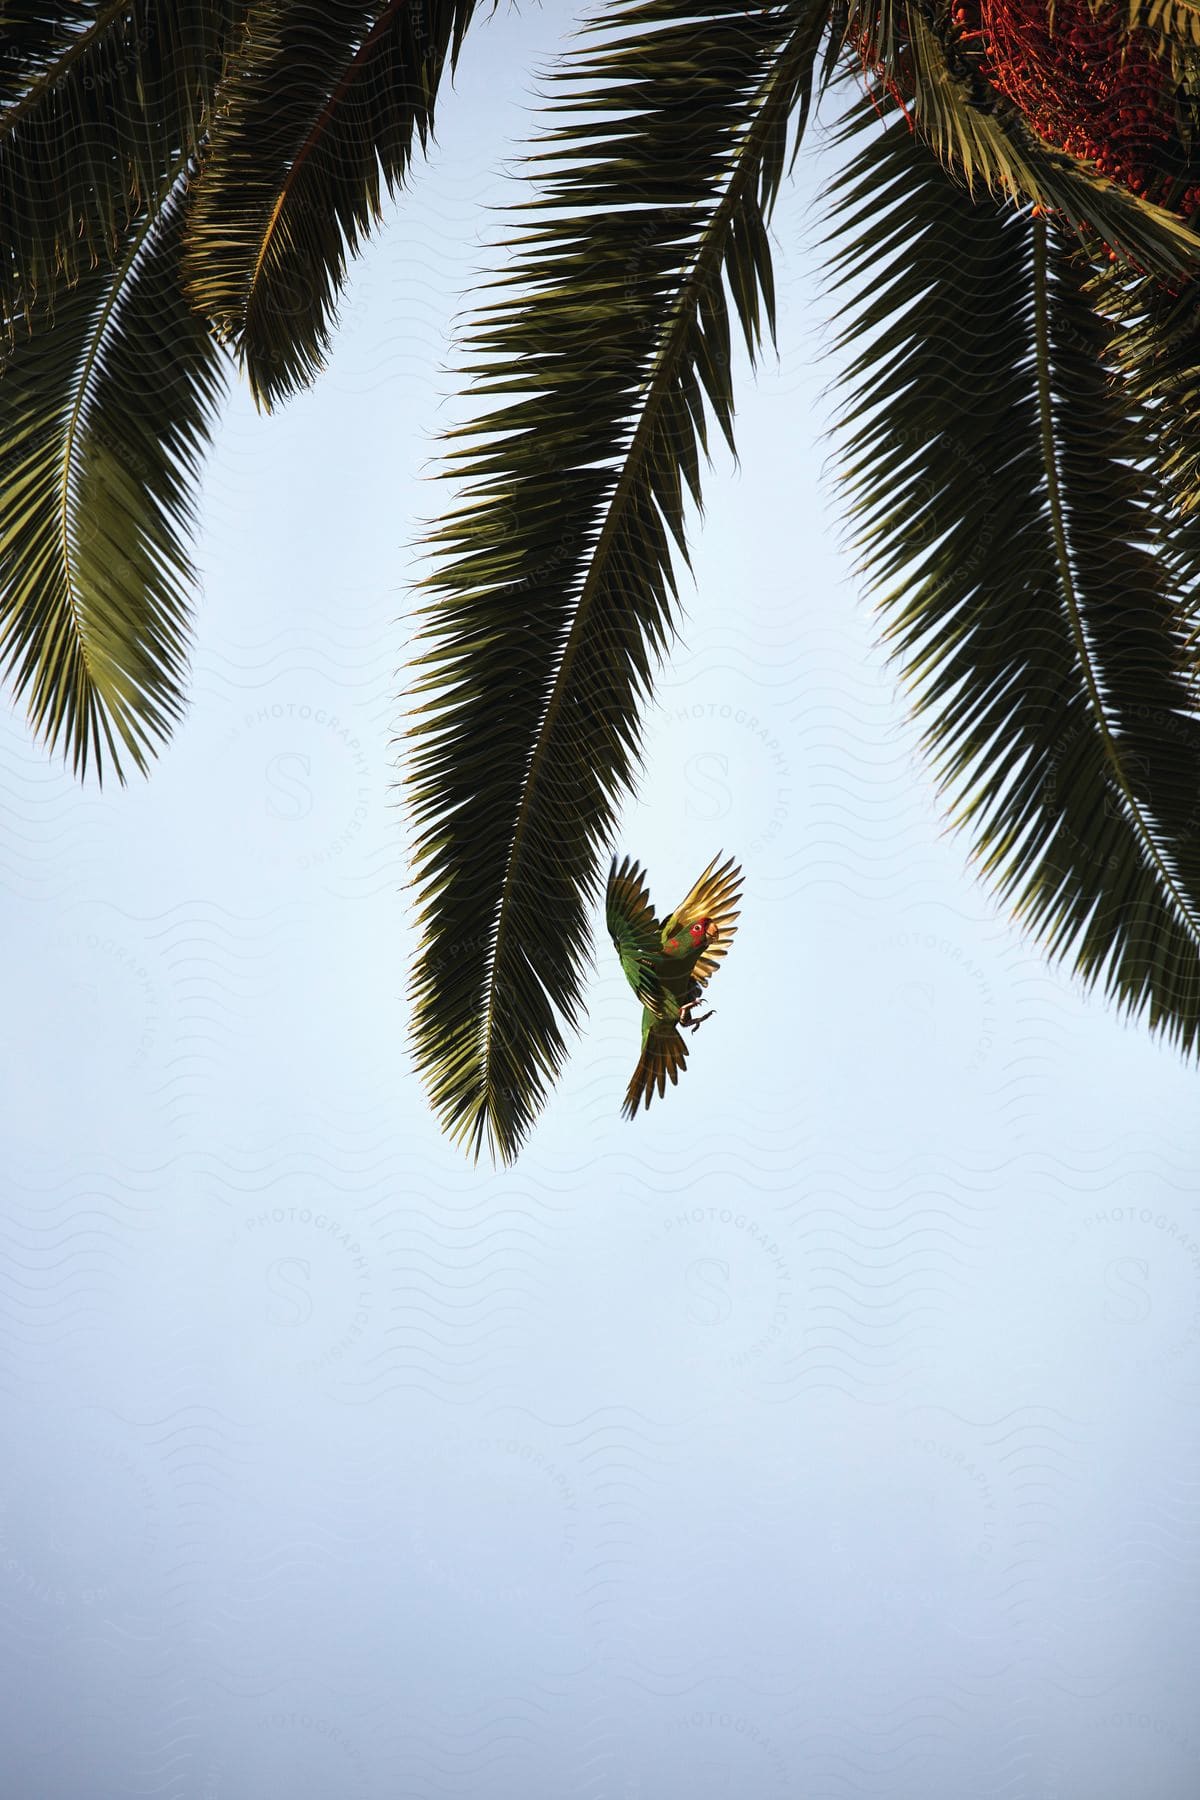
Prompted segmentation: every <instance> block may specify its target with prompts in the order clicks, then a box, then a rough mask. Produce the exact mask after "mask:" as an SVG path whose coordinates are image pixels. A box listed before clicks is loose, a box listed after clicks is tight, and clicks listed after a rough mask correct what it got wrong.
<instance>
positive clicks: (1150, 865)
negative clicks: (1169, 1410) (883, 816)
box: [829, 106, 1200, 1050]
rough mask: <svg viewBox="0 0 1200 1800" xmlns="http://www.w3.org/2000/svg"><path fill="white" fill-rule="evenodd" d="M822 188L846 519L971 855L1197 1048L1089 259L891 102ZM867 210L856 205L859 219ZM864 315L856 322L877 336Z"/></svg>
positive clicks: (1183, 789) (1147, 520)
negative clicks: (846, 359) (1001, 197)
mask: <svg viewBox="0 0 1200 1800" xmlns="http://www.w3.org/2000/svg"><path fill="white" fill-rule="evenodd" d="M872 128H875V129H874V131H873V135H872V141H870V142H869V143H868V144H867V145H866V146H865V148H864V149H862V150H860V151H859V153H858V154H857V155H856V156H855V157H854V159H853V160H852V161H851V163H850V164H849V165H848V167H847V168H846V169H845V170H844V171H843V172H842V173H841V174H840V175H839V176H838V177H837V179H836V180H835V182H834V183H833V184H832V187H831V190H830V196H829V197H830V199H831V202H832V205H833V208H834V216H835V217H836V219H837V220H838V224H837V226H836V227H835V230H834V232H833V233H832V235H831V238H830V240H829V241H830V242H831V243H834V244H836V245H838V246H839V247H838V251H837V255H836V258H835V267H836V268H837V272H838V285H842V284H844V283H845V282H847V281H850V280H854V279H857V278H860V277H861V276H862V274H863V273H864V272H869V277H870V279H869V284H868V285H867V287H866V288H865V289H864V291H863V293H862V296H861V297H860V298H858V299H855V300H852V301H849V302H847V303H846V304H845V305H844V307H843V314H844V315H845V316H846V318H847V319H848V323H847V324H846V326H845V328H844V330H843V331H842V333H841V336H840V338H839V344H840V345H842V346H851V345H853V346H855V347H856V349H857V354H856V355H855V356H854V357H853V359H852V361H851V362H850V364H849V366H848V368H847V370H846V372H845V374H844V376H843V377H842V381H843V384H844V386H845V387H846V389H847V392H848V406H847V411H846V413H845V415H844V430H845V434H846V444H845V448H846V452H847V454H848V457H849V463H848V466H847V468H846V471H845V477H844V478H845V480H846V481H847V483H848V485H849V489H850V493H851V495H852V497H853V502H852V509H851V517H852V518H853V519H854V521H855V527H856V533H857V538H858V543H859V545H860V547H861V548H862V550H863V551H864V553H865V557H864V565H863V566H864V568H865V570H866V572H867V573H868V575H869V577H870V578H871V581H872V583H873V584H878V585H884V584H889V583H890V584H894V585H892V586H891V587H890V589H889V591H888V592H887V593H886V594H885V595H884V599H883V604H884V606H885V609H886V610H887V612H888V613H889V614H890V616H891V623H890V626H889V631H888V635H889V637H890V638H892V639H893V640H895V641H896V642H897V644H898V647H899V654H901V655H902V657H903V659H904V665H905V672H906V675H907V678H908V680H909V683H910V684H911V686H912V688H913V689H914V692H915V696H916V705H917V708H918V711H919V713H921V714H924V715H926V716H928V717H929V718H930V720H931V723H930V724H929V727H928V730H927V733H926V743H927V746H928V747H929V748H930V749H931V750H932V752H933V753H934V757H935V763H936V766H937V768H938V771H939V773H940V775H941V777H942V779H943V781H944V782H945V784H946V785H947V786H948V787H949V788H950V789H951V790H952V791H953V792H954V793H955V794H956V796H957V799H958V805H957V808H956V813H955V819H956V822H957V823H959V824H965V825H969V826H970V827H971V828H972V830H973V834H974V839H975V850H976V855H977V857H978V858H979V860H980V861H981V863H982V866H983V869H984V870H985V871H986V872H987V873H989V874H990V875H991V876H992V877H993V878H994V879H995V880H996V882H997V885H998V888H999V891H1000V893H1001V894H1002V895H1003V896H1004V897H1006V898H1008V899H1011V900H1013V901H1014V903H1015V908H1016V912H1017V914H1018V916H1019V917H1021V918H1023V919H1024V920H1025V921H1027V922H1028V923H1029V925H1030V926H1031V927H1032V928H1033V929H1034V930H1035V931H1036V932H1037V933H1038V935H1039V936H1040V937H1041V939H1042V941H1043V942H1044V943H1045V944H1046V946H1047V947H1048V948H1049V950H1050V952H1051V953H1052V954H1055V955H1067V954H1073V957H1074V963H1075V967H1076V969H1077V970H1078V971H1079V972H1080V973H1081V974H1082V975H1083V976H1084V977H1085V979H1086V980H1088V981H1095V982H1100V983H1101V984H1102V985H1103V987H1104V989H1105V991H1106V992H1107V993H1109V994H1110V995H1112V996H1114V997H1115V998H1116V1000H1117V1001H1118V1003H1119V1004H1120V1005H1122V1006H1123V1007H1125V1008H1127V1009H1129V1010H1130V1011H1131V1012H1132V1013H1134V1014H1140V1013H1142V1012H1143V1011H1148V1014H1149V1020H1150V1023H1151V1025H1152V1026H1155V1027H1158V1028H1160V1029H1162V1030H1163V1031H1164V1032H1165V1033H1166V1034H1167V1035H1168V1036H1169V1037H1171V1038H1172V1039H1173V1040H1176V1041H1178V1042H1179V1043H1181V1044H1182V1045H1183V1046H1184V1047H1185V1048H1186V1049H1188V1050H1192V1049H1194V1048H1195V1047H1196V1045H1197V1039H1198V1037H1200V725H1198V724H1197V721H1196V717H1195V714H1196V708H1197V699H1198V694H1197V686H1196V682H1195V679H1194V677H1193V675H1192V673H1191V671H1190V669H1189V665H1188V661H1187V657H1186V653H1185V647H1184V634H1185V629H1186V624H1187V621H1186V617H1185V615H1184V611H1183V608H1182V606H1181V605H1180V603H1179V596H1178V595H1177V594H1176V593H1175V592H1174V591H1173V589H1172V586H1171V582H1170V576H1169V572H1168V570H1167V566H1166V564H1165V562H1164V560H1163V559H1162V558H1161V557H1160V556H1159V555H1157V554H1156V551H1157V550H1158V549H1159V548H1160V543H1159V542H1158V537H1157V534H1158V530H1159V515H1158V513H1157V511H1156V505H1155V502H1156V490H1155V487H1154V483H1153V480H1152V479H1151V478H1150V477H1149V476H1147V475H1146V474H1145V473H1144V466H1145V463H1146V457H1147V450H1148V444H1147V439H1146V436H1145V433H1144V429H1143V425H1144V421H1143V420H1142V417H1141V415H1140V413H1139V411H1138V410H1137V409H1130V408H1129V407H1128V406H1127V405H1126V404H1125V400H1124V397H1123V395H1122V394H1121V392H1120V390H1119V388H1118V387H1117V386H1116V384H1114V382H1113V380H1112V378H1111V372H1110V369H1109V368H1108V366H1107V360H1108V348H1109V343H1110V339H1111V329H1110V327H1109V326H1108V325H1106V323H1105V322H1104V320H1103V319H1102V318H1101V317H1100V315H1099V314H1098V312H1097V310H1096V308H1095V307H1094V305H1093V304H1092V302H1091V300H1090V298H1089V293H1088V288H1089V283H1090V280H1091V277H1090V274H1089V270H1088V267H1087V258H1086V257H1085V256H1084V255H1083V254H1082V253H1081V252H1080V250H1079V248H1078V247H1077V246H1075V245H1074V244H1073V243H1072V240H1071V237H1070V235H1069V234H1068V233H1066V232H1065V228H1061V229H1060V228H1056V229H1055V231H1054V233H1053V234H1052V235H1051V234H1049V233H1048V231H1047V227H1046V224H1045V223H1044V222H1043V221H1040V220H1035V221H1033V222H1032V223H1031V222H1030V221H1029V220H1027V219H1026V218H1024V217H1022V216H1020V215H1019V214H1016V213H1014V212H1013V211H1012V210H1011V208H1006V207H1004V206H1002V205H1000V204H998V203H997V202H996V201H994V200H992V199H991V198H990V196H983V197H981V198H979V199H972V197H971V196H970V195H969V194H968V193H967V192H966V191H965V190H964V189H963V188H961V187H960V186H957V185H955V184H952V183H949V182H947V180H946V177H945V175H944V173H943V171H942V168H941V166H940V164H939V163H938V161H937V160H936V158H935V157H934V155H933V154H932V152H931V151H930V150H929V149H928V148H927V147H926V146H925V145H924V144H923V143H922V142H921V141H920V139H919V138H917V137H915V136H914V135H912V134H911V133H910V132H909V130H908V128H907V126H906V124H905V121H904V120H903V119H902V118H899V117H893V119H892V121H891V123H889V125H888V126H887V128H886V129H885V130H882V131H880V130H879V129H878V125H877V121H876V119H875V117H874V114H873V111H872V109H871V108H870V107H869V106H865V107H861V108H858V109H857V110H856V112H855V114H854V115H853V116H852V117H851V119H850V120H849V122H848V124H847V127H846V130H845V133H844V137H852V136H854V135H855V134H856V133H859V132H862V131H864V130H871V129H872ZM868 214H869V221H868V223H867V224H866V225H865V227H864V224H863V220H864V217H867V215H868ZM869 331H875V333H876V335H874V336H873V338H872V339H871V341H870V342H869V343H868V342H865V341H864V337H865V334H866V333H867V332H869Z"/></svg>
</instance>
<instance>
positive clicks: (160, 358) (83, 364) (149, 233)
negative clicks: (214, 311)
mask: <svg viewBox="0 0 1200 1800" xmlns="http://www.w3.org/2000/svg"><path fill="white" fill-rule="evenodd" d="M186 180H187V171H186V168H185V169H183V170H181V171H180V173H179V175H178V177H177V179H176V180H175V181H174V182H173V183H168V184H164V193H163V194H162V195H161V196H159V197H158V203H157V204H155V205H152V206H150V207H148V208H147V209H146V211H145V212H144V214H143V216H142V217H141V219H139V220H138V221H136V222H135V224H134V226H133V227H132V228H131V229H130V230H129V232H128V233H127V235H126V241H125V244H124V246H123V252H122V255H121V257H120V259H119V261H116V262H113V261H110V260H108V259H105V260H104V261H102V262H101V263H99V264H98V266H97V267H96V268H95V269H92V270H89V271H87V272H86V273H84V274H82V275H81V276H80V277H79V280H78V282H77V283H76V285H75V286H74V287H73V288H71V289H70V290H69V291H68V292H66V293H65V294H63V295H61V296H60V298H59V301H58V303H57V305H56V308H55V313H54V317H53V321H52V322H51V321H48V320H42V321H41V322H40V323H39V324H36V325H35V326H34V328H33V330H32V331H31V332H28V333H27V332H25V331H23V330H22V331H21V332H20V333H19V334H18V336H17V338H16V341H15V344H14V346H13V349H12V352H11V354H10V355H9V357H8V359H7V366H6V367H5V370H4V375H3V379H2V380H0V660H2V661H3V664H4V667H5V668H6V670H7V672H8V673H9V675H10V677H11V679H12V680H13V682H14V685H15V688H16V692H17V694H18V695H26V696H27V705H28V710H29V716H30V721H31V724H32V725H33V728H34V729H35V730H36V731H37V732H39V733H40V734H42V735H43V736H44V738H45V739H46V740H47V742H48V744H49V745H50V746H51V747H57V746H58V745H60V744H61V745H62V746H63V747H64V750H65V751H66V753H68V754H69V756H70V758H71V761H72V763H73V766H74V768H75V771H76V773H77V774H80V775H82V774H84V773H86V771H87V769H88V767H89V765H92V766H94V767H95V769H96V772H97V774H98V775H99V776H101V777H102V776H103V773H104V768H105V764H106V761H107V762H110V763H111V765H112V767H113V769H114V770H115V772H116V774H117V775H118V777H119V778H120V779H121V780H124V774H123V770H122V757H123V754H125V753H127V754H128V757H129V758H130V760H131V761H132V762H133V763H134V764H135V765H136V767H137V768H139V769H141V770H145V768H146V766H147V761H148V757H149V756H150V755H151V754H152V752H153V749H154V747H155V745H156V743H157V742H158V741H161V740H162V739H163V738H164V737H165V736H166V735H167V734H168V732H169V730H170V727H171V724H172V722H173V721H174V720H175V719H176V718H177V717H178V716H179V714H180V712H181V710H182V699H181V690H180V683H181V678H182V675H183V672H184V669H185V665H186V648H187V644H186V638H187V619H188V615H189V608H190V590H191V587H192V585H193V575H192V570H191V566H190V564H189V561H188V558H187V554H186V551H185V549H184V548H183V538H184V536H185V535H186V533H187V531H188V530H189V528H190V526H191V523H192V516H193V500H192V493H193V490H194V487H195V479H196V471H197V465H198V460H199V455H200V451H201V448H202V446H203V444H204V442H205V439H206V437H207V432H208V428H209V423H210V420H211V417H212V414H213V410H214V408H215V406H216V404H217V401H218V399H219V396H220V393H221V389H222V382H223V367H222V358H221V353H220V350H219V348H218V346H217V345H216V344H215V343H214V341H213V340H212V338H211V337H210V335H209V333H208V331H207V330H206V328H205V326H204V324H203V323H202V321H201V320H199V319H197V318H196V317H195V315H194V314H193V313H192V311H191V310H190V308H189V307H188V306H187V303H186V302H185V300H184V298H183V295H182V293H181V291H180V287H179V251H180V239H181V235H182V222H183V193H184V189H185V187H186Z"/></svg>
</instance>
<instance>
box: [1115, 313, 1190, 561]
mask: <svg viewBox="0 0 1200 1800" xmlns="http://www.w3.org/2000/svg"><path fill="white" fill-rule="evenodd" d="M1096 303H1097V306H1098V307H1099V308H1100V310H1101V311H1102V312H1103V313H1104V315H1105V317H1107V318H1108V319H1110V320H1111V321H1112V323H1113V326H1114V341H1113V360H1114V363H1115V365H1116V367H1117V368H1118V369H1119V370H1120V373H1121V376H1122V380H1123V383H1124V389H1125V392H1126V394H1127V395H1128V396H1129V400H1130V403H1131V404H1136V405H1140V406H1141V407H1142V408H1143V409H1144V411H1145V413H1146V415H1147V420H1148V428H1149V429H1150V431H1151V433H1152V435H1153V438H1154V440H1155V444H1156V449H1157V459H1156V461H1157V467H1158V471H1159V477H1160V480H1161V483H1162V486H1163V489H1164V492H1165V494H1166V495H1167V496H1169V498H1170V501H1171V503H1172V504H1173V505H1174V506H1175V507H1176V508H1178V511H1179V512H1180V514H1182V515H1184V516H1185V517H1186V518H1188V519H1191V518H1193V517H1195V518H1197V522H1198V523H1200V278H1198V279H1195V280H1193V281H1192V282H1191V283H1189V284H1188V286H1186V287H1185V288H1184V289H1183V290H1182V292H1181V293H1178V294H1172V293H1170V292H1168V291H1166V290H1165V289H1164V288H1162V287H1161V286H1160V285H1159V284H1158V283H1157V282H1155V281H1153V280H1149V279H1145V278H1142V279H1127V280H1124V281H1116V280H1109V281H1107V282H1105V283H1103V284H1102V286H1101V287H1100V290H1099V292H1098V294H1097V302H1096ZM1186 535H1189V536H1190V535H1191V534H1190V533H1188V534H1186ZM1196 575H1197V577H1198V578H1200V565H1198V566H1197V569H1196Z"/></svg>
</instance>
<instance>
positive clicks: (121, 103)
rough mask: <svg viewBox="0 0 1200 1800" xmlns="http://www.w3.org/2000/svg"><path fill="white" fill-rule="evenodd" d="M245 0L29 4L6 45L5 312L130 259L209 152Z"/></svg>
mask: <svg viewBox="0 0 1200 1800" xmlns="http://www.w3.org/2000/svg"><path fill="white" fill-rule="evenodd" d="M245 9H246V0H172V4H171V6H170V7H165V6H163V5H161V4H159V3H158V0H24V3H23V4H20V5H10V6H5V8H4V13H3V38H2V40H0V243H3V245H4V247H5V254H4V258H3V261H2V264H0V321H2V322H3V323H4V324H5V325H6V326H7V327H8V329H9V334H10V338H11V335H12V332H13V330H14V329H15V327H16V321H17V320H18V319H20V320H22V322H23V323H24V324H26V325H27V324H28V322H29V319H30V316H31V314H32V312H33V310H34V308H35V307H36V306H38V305H39V304H42V303H45V302H47V301H49V300H52V298H53V294H54V290H55V288H56V286H57V285H58V284H60V283H66V284H68V285H69V284H70V283H71V282H73V281H75V280H76V279H77V278H78V277H79V275H80V274H81V272H83V271H85V270H87V269H90V268H92V267H93V266H94V265H95V264H96V263H97V262H98V261H102V260H103V259H104V258H106V257H110V258H114V257H119V255H120V245H121V244H122V243H123V242H124V239H125V235H126V233H127V231H128V230H129V228H130V227H131V225H132V224H133V222H134V221H135V220H136V219H137V218H138V217H139V216H140V215H141V214H142V213H143V212H144V211H145V209H146V207H147V206H149V205H150V204H151V203H152V201H153V199H154V196H155V194H157V192H158V191H159V187H160V184H161V183H162V181H163V178H164V176H165V175H166V174H167V172H168V170H169V169H171V168H172V167H173V166H174V165H175V164H176V163H177V161H178V159H179V156H180V155H181V154H190V153H192V152H194V151H195V149H196V148H197V146H198V144H199V141H200V137H201V134H202V131H203V125H204V119H205V116H206V111H207V108H208V106H209V103H210V101H211V99H212V95H213V92H214V90H215V87H216V84H217V80H218V78H219V75H220V73H221V69H222V67H223V64H224V59H225V57H226V55H227V54H228V53H229V51H230V49H231V46H232V45H233V43H234V41H235V37H236V33H237V29H238V27H239V25H240V22H241V19H242V16H243V14H244V12H245Z"/></svg>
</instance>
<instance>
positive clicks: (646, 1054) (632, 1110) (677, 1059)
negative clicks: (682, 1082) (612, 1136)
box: [621, 1025, 687, 1119]
mask: <svg viewBox="0 0 1200 1800" xmlns="http://www.w3.org/2000/svg"><path fill="white" fill-rule="evenodd" d="M686 1066H687V1045H686V1044H685V1043H684V1041H683V1038H682V1036H681V1035H680V1033H679V1032H678V1031H677V1030H676V1029H675V1027H674V1025H670V1026H668V1027H666V1028H665V1029H663V1028H662V1027H659V1028H658V1029H657V1030H654V1031H651V1032H650V1034H649V1036H648V1037H647V1039H646V1042H645V1045H644V1047H643V1049H642V1054H641V1057H640V1058H639V1060H638V1066H637V1068H636V1069H635V1070H634V1071H633V1079H632V1080H631V1081H630V1083H629V1089H628V1092H627V1093H626V1095H625V1104H624V1106H623V1107H622V1108H621V1113H622V1116H623V1117H624V1118H626V1119H632V1118H635V1117H636V1116H637V1110H638V1107H639V1106H642V1105H645V1106H649V1104H650V1102H651V1100H652V1099H653V1098H654V1095H655V1094H656V1093H658V1094H660V1095H661V1094H665V1093H666V1091H667V1082H668V1081H669V1082H670V1083H671V1086H672V1087H674V1086H675V1083H676V1082H677V1081H678V1080H679V1071H680V1070H681V1069H683V1068H686Z"/></svg>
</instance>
